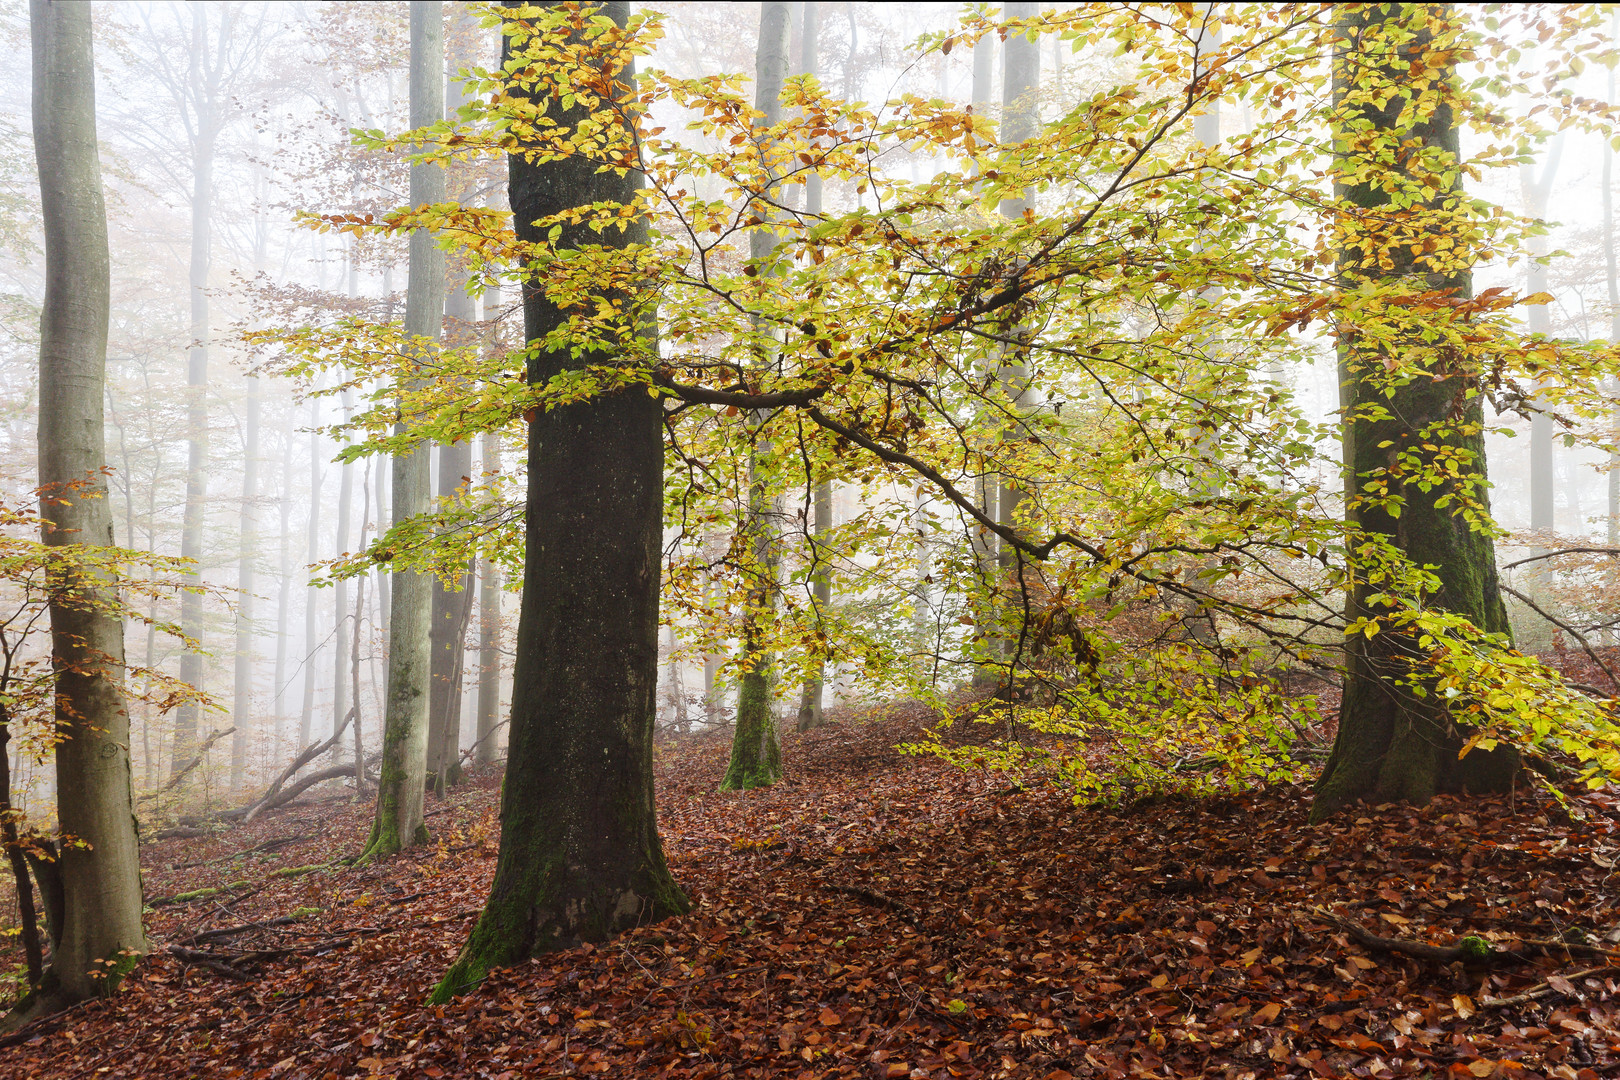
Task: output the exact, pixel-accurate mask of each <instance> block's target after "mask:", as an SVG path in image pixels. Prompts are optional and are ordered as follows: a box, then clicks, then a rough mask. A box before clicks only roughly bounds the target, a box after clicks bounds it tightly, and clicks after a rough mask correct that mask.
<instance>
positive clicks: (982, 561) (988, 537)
mask: <svg viewBox="0 0 1620 1080" xmlns="http://www.w3.org/2000/svg"><path fill="white" fill-rule="evenodd" d="M995 68H996V39H995V36H994V35H992V34H986V35H984V36H983V37H981V38H979V40H978V41H976V42H975V43H974V45H973V91H972V93H973V102H972V106H973V114H974V115H975V116H983V115H985V114H986V113H988V112H989V111H990V94H991V89H992V87H993V86H994V84H995V78H994V76H995ZM975 168H977V166H975ZM978 463H979V471H978V476H977V477H975V478H974V498H975V500H976V501H977V502H978V504H979V507H980V509H982V510H983V511H984V513H985V516H986V517H991V518H994V517H995V516H996V495H997V493H998V485H997V484H996V482H995V477H994V475H993V474H992V473H991V472H990V469H989V468H988V464H987V462H986V461H985V460H984V455H983V454H982V453H981V454H979V455H978ZM970 542H971V543H972V546H973V562H974V566H975V567H976V568H977V570H978V589H977V591H976V592H975V593H974V601H975V602H974V605H973V645H974V654H975V656H976V657H977V658H978V661H979V662H978V663H976V664H975V665H974V668H973V685H974V686H977V687H987V686H993V685H994V684H995V681H996V678H997V669H996V667H995V665H994V664H992V663H989V662H987V661H988V660H989V659H990V655H991V647H992V645H994V644H997V639H996V638H995V637H993V636H992V635H990V634H989V633H988V630H989V628H990V626H991V624H992V623H993V622H994V620H995V604H994V596H995V582H996V577H997V573H996V538H995V536H994V535H993V534H992V533H991V532H990V530H989V529H986V528H985V527H984V526H982V525H980V526H977V527H974V528H973V531H972V534H971V537H970Z"/></svg>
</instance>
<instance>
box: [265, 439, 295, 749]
mask: <svg viewBox="0 0 1620 1080" xmlns="http://www.w3.org/2000/svg"><path fill="white" fill-rule="evenodd" d="M292 474H293V442H292V439H288V440H287V456H286V459H285V461H284V462H283V464H282V470H281V505H280V506H279V508H278V509H279V512H280V516H281V531H280V532H279V533H278V534H277V535H278V537H279V541H278V542H279V543H280V544H281V551H280V553H279V555H280V557H279V559H278V560H277V578H276V681H275V691H274V693H275V700H274V703H273V704H272V706H271V713H272V714H273V715H274V716H275V718H276V719H275V724H276V730H275V734H276V739H277V740H278V741H279V740H280V738H281V735H282V727H281V723H282V720H284V719H285V718H286V715H287V635H288V633H289V631H290V630H291V626H290V625H289V624H290V622H291V616H292V542H291V537H290V536H289V535H288V534H289V532H290V531H291V528H292V492H291V491H290V490H288V489H289V488H290V487H291V486H292ZM299 749H300V750H301V749H303V747H302V746H300V747H299Z"/></svg>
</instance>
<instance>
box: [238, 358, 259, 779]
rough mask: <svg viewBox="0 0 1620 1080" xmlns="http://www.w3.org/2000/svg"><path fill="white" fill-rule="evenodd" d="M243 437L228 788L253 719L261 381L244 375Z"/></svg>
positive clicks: (242, 771) (243, 759)
mask: <svg viewBox="0 0 1620 1080" xmlns="http://www.w3.org/2000/svg"><path fill="white" fill-rule="evenodd" d="M244 412H245V413H246V416H245V422H244V424H243V429H244V430H243V441H242V510H241V515H240V517H239V519H238V527H237V557H236V592H237V598H236V670H235V672H234V674H235V680H234V683H235V685H234V687H233V691H234V693H233V695H232V699H231V722H232V725H233V726H234V727H235V728H236V730H235V731H233V732H231V792H232V793H233V794H234V793H237V792H240V791H241V790H242V785H243V783H244V782H245V781H246V780H247V755H248V743H249V741H250V740H251V738H252V735H253V731H254V730H255V728H256V727H257V721H256V719H255V718H254V716H253V607H254V603H253V601H254V597H253V587H254V586H253V558H254V548H255V546H256V545H257V544H258V528H259V527H258V505H257V501H256V500H257V499H258V497H259V380H258V379H257V378H256V377H254V376H249V377H248V398H247V406H246V408H245V410H244Z"/></svg>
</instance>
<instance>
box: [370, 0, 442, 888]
mask: <svg viewBox="0 0 1620 1080" xmlns="http://www.w3.org/2000/svg"><path fill="white" fill-rule="evenodd" d="M441 7H442V5H441V4H440V3H439V0H411V126H412V127H413V128H414V127H426V126H427V125H428V124H432V123H435V122H437V121H438V120H440V119H442V118H443V117H444V18H443V15H442V12H441ZM444 188H445V185H444V170H443V169H441V168H440V167H439V166H437V165H412V166H411V204H412V205H414V206H423V205H426V204H429V203H438V202H443V201H444ZM410 251H411V279H410V284H409V286H408V287H407V290H406V293H405V333H406V335H407V337H409V338H410V339H411V340H413V341H415V342H417V343H418V346H417V347H420V348H423V349H431V348H432V347H433V346H434V345H436V344H437V343H438V340H439V331H440V330H441V328H442V326H443V323H444V253H443V252H441V251H440V250H439V248H438V245H437V244H435V243H434V241H433V237H432V236H431V235H430V234H428V233H427V232H426V231H424V230H421V229H418V230H417V231H416V232H414V233H412V234H411V247H410ZM395 430H396V431H397V432H398V433H400V434H404V433H405V432H406V425H405V424H404V423H403V422H401V423H400V424H399V425H398V426H397V427H396V429H395ZM430 452H431V447H430V446H429V445H428V444H427V443H419V444H418V445H417V446H416V448H415V449H413V450H411V451H409V452H408V453H404V454H401V455H398V456H396V457H395V458H394V468H393V489H394V497H393V503H394V524H396V525H398V524H401V523H403V522H405V521H408V520H410V519H411V518H413V517H415V516H417V515H418V514H424V513H426V512H427V511H428V503H429V492H428V455H429V453H430ZM430 579H431V575H430V574H425V573H420V572H418V571H415V570H403V571H399V572H397V573H395V574H394V576H393V588H392V592H393V610H392V612H391V615H390V622H389V627H388V702H387V711H386V712H385V714H384V716H383V745H382V752H383V757H382V768H381V772H380V776H379V780H378V784H377V818H376V820H375V821H374V822H373V823H372V828H371V839H370V840H369V841H368V842H367V844H366V856H367V857H368V858H374V857H377V856H381V855H391V854H393V853H394V852H396V851H399V850H401V849H403V848H405V847H408V846H410V845H412V844H423V843H426V842H427V838H428V831H427V825H426V824H425V822H424V821H423V818H422V797H423V785H424V783H425V779H426V775H427V734H428V733H427V712H428V687H429V680H430V677H431V671H432V669H431V661H432V655H431V653H430V651H429V646H428V632H429V630H430V628H431V625H432V614H433V609H432V602H433V598H432V581H431V580H430Z"/></svg>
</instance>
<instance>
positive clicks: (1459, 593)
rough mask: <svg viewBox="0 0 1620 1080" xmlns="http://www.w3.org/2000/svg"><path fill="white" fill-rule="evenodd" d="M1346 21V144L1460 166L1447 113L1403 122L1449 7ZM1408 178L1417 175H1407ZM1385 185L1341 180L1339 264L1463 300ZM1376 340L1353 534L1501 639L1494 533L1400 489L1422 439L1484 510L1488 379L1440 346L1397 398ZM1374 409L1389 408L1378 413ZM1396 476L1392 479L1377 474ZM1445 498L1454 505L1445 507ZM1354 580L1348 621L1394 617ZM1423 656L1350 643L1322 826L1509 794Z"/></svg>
mask: <svg viewBox="0 0 1620 1080" xmlns="http://www.w3.org/2000/svg"><path fill="white" fill-rule="evenodd" d="M1342 10H1343V14H1341V15H1340V16H1339V32H1340V43H1339V51H1338V54H1337V56H1336V58H1335V65H1336V71H1335V98H1336V100H1337V104H1338V106H1339V108H1340V109H1341V110H1343V112H1342V113H1341V116H1340V119H1339V121H1338V122H1339V123H1340V124H1345V125H1347V126H1346V128H1345V130H1349V123H1350V122H1351V121H1363V120H1364V121H1370V122H1371V125H1372V127H1371V135H1370V136H1367V137H1363V138H1361V139H1359V140H1358V139H1351V138H1349V137H1348V136H1347V137H1346V140H1345V141H1346V143H1347V144H1348V145H1350V146H1352V147H1358V148H1361V149H1360V150H1359V152H1360V153H1362V154H1374V153H1377V152H1378V151H1379V150H1380V149H1382V148H1385V147H1387V146H1388V144H1389V141H1390V140H1392V139H1396V138H1398V139H1400V140H1402V141H1403V143H1407V142H1408V141H1417V142H1420V143H1421V144H1422V145H1425V146H1428V147H1435V148H1438V149H1440V150H1441V151H1443V152H1445V153H1446V154H1449V155H1450V157H1451V160H1453V161H1455V160H1456V158H1457V155H1458V153H1459V148H1458V136H1457V128H1456V126H1455V123H1454V121H1453V117H1452V114H1451V110H1450V109H1449V108H1448V107H1445V106H1444V105H1442V106H1441V107H1440V108H1438V109H1436V110H1434V112H1433V113H1432V115H1431V116H1430V119H1429V120H1428V121H1426V122H1423V123H1420V124H1416V125H1412V126H1409V127H1405V128H1400V127H1397V118H1398V117H1399V116H1400V113H1401V110H1402V109H1403V108H1404V107H1406V106H1407V105H1408V103H1409V92H1408V91H1407V90H1406V87H1405V85H1404V84H1403V82H1402V80H1403V79H1404V78H1405V77H1406V73H1407V72H1409V71H1410V70H1415V69H1421V67H1422V66H1423V65H1424V64H1425V63H1426V64H1428V65H1431V66H1437V67H1438V66H1442V65H1444V64H1445V63H1446V61H1445V60H1443V59H1441V58H1438V57H1434V58H1426V57H1425V54H1426V53H1428V52H1429V51H1430V50H1431V49H1433V48H1434V43H1435V34H1434V29H1433V27H1434V25H1435V24H1437V23H1439V22H1441V21H1449V20H1451V19H1453V18H1455V15H1454V14H1453V13H1452V12H1451V11H1450V9H1449V7H1446V6H1444V5H1395V6H1392V7H1391V8H1389V9H1388V10H1386V9H1384V8H1382V7H1379V6H1376V5H1372V6H1366V7H1357V8H1348V7H1347V8H1344V9H1342ZM1415 22H1422V23H1423V25H1422V26H1421V27H1418V28H1417V29H1416V32H1415V33H1413V34H1412V35H1411V36H1410V37H1409V38H1407V39H1406V40H1405V41H1404V42H1403V43H1402V44H1401V45H1400V46H1399V47H1398V48H1397V49H1394V50H1392V49H1391V48H1390V47H1389V46H1387V45H1386V42H1388V41H1389V40H1390V35H1391V32H1396V31H1398V28H1399V32H1397V33H1396V35H1395V36H1397V37H1398V36H1401V33H1404V28H1405V27H1406V26H1409V25H1415ZM1352 65H1354V70H1355V71H1356V72H1357V83H1356V85H1355V86H1352V85H1351V83H1350V81H1349V78H1348V77H1347V75H1346V72H1348V71H1350V70H1352V67H1351V66H1352ZM1369 80H1372V81H1373V82H1376V83H1377V84H1378V85H1380V86H1382V87H1390V86H1393V88H1394V89H1395V91H1396V92H1395V93H1394V95H1393V97H1390V98H1389V99H1388V100H1387V102H1386V103H1385V104H1384V105H1383V106H1382V107H1378V106H1376V105H1374V104H1372V103H1371V102H1370V101H1369V100H1368V97H1367V95H1366V94H1365V93H1363V92H1362V91H1363V89H1364V88H1366V87H1367V86H1368V85H1369ZM1355 153H1357V151H1355V150H1353V151H1352V152H1351V153H1350V154H1347V155H1346V156H1345V157H1344V158H1342V159H1341V162H1340V168H1341V169H1342V170H1344V172H1343V173H1341V175H1350V174H1353V173H1354V170H1356V168H1357V163H1358V159H1357V158H1356V157H1355V156H1354V154H1355ZM1403 179H1406V180H1408V181H1410V180H1413V179H1419V180H1420V179H1421V178H1414V177H1412V176H1410V175H1409V174H1408V175H1406V176H1404V177H1403ZM1383 182H1384V178H1383V177H1380V180H1379V182H1378V183H1373V184H1365V183H1363V184H1354V183H1350V184H1344V183H1341V185H1340V187H1339V189H1338V194H1339V196H1340V198H1341V199H1344V200H1347V201H1348V203H1350V204H1352V207H1353V208H1352V209H1350V210H1348V211H1347V219H1348V220H1347V222H1346V228H1347V235H1348V236H1349V237H1350V239H1349V240H1347V241H1346V242H1345V245H1344V247H1343V248H1342V249H1341V251H1340V253H1339V259H1340V273H1341V275H1342V278H1343V280H1344V281H1345V284H1346V287H1347V288H1355V287H1356V283H1357V282H1359V281H1366V280H1378V279H1382V280H1386V281H1387V280H1388V279H1390V278H1392V277H1404V278H1412V277H1414V276H1420V280H1419V281H1416V282H1414V285H1416V286H1417V287H1418V288H1419V289H1422V290H1443V289H1451V290H1455V293H1454V295H1455V296H1457V297H1459V298H1462V297H1467V296H1468V295H1469V293H1470V290H1471V277H1470V274H1469V273H1468V272H1467V270H1466V269H1462V270H1458V269H1455V268H1452V267H1436V266H1434V265H1430V264H1418V263H1417V262H1415V260H1414V258H1413V256H1412V255H1411V254H1410V248H1409V247H1408V246H1407V245H1405V244H1399V245H1397V243H1396V238H1395V235H1394V234H1395V233H1398V232H1399V231H1400V230H1403V229H1405V228H1408V227H1410V225H1409V223H1408V222H1406V221H1405V215H1385V214H1380V213H1378V212H1377V211H1379V210H1380V208H1382V207H1384V206H1386V205H1387V204H1388V202H1389V200H1390V196H1389V194H1388V193H1387V191H1386V189H1385V187H1384V186H1383ZM1455 191H1456V188H1455V187H1453V189H1452V190H1450V191H1446V190H1444V189H1441V190H1440V193H1439V194H1437V195H1435V196H1433V198H1434V199H1436V200H1438V199H1443V198H1448V197H1451V196H1452V195H1454V193H1455ZM1436 207H1437V204H1436V203H1431V204H1430V208H1431V209H1433V208H1436ZM1380 260H1383V263H1382V266H1381V267H1380ZM1391 264H1392V265H1393V269H1391ZM1376 336H1377V335H1368V336H1367V337H1359V336H1357V334H1356V332H1355V331H1350V332H1347V333H1345V334H1344V335H1343V336H1342V337H1341V339H1340V371H1341V374H1340V385H1341V386H1342V387H1343V390H1342V393H1343V395H1344V401H1343V405H1344V414H1345V416H1346V417H1347V420H1346V431H1345V474H1346V492H1347V497H1348V499H1347V501H1348V504H1349V511H1348V513H1349V515H1350V521H1351V524H1352V525H1353V526H1354V527H1355V528H1356V529H1358V530H1359V531H1360V532H1361V533H1362V534H1363V535H1370V536H1372V537H1375V538H1376V537H1382V538H1384V539H1386V540H1388V541H1390V542H1391V543H1393V544H1394V546H1395V547H1397V548H1398V549H1399V550H1400V551H1401V552H1402V553H1403V554H1404V555H1405V557H1406V558H1407V559H1409V560H1410V561H1411V562H1412V563H1414V564H1416V565H1418V566H1431V567H1434V568H1435V569H1434V573H1435V574H1436V576H1437V577H1438V579H1439V587H1438V588H1437V589H1436V590H1435V591H1434V592H1433V593H1432V594H1431V595H1429V596H1428V597H1426V603H1427V604H1428V605H1429V606H1431V607H1433V608H1439V609H1443V610H1446V611H1451V612H1455V613H1458V614H1462V615H1465V616H1467V617H1468V618H1469V619H1470V620H1471V621H1472V622H1473V623H1474V625H1475V626H1477V627H1479V628H1480V629H1481V630H1486V631H1492V632H1498V633H1506V632H1507V630H1508V624H1507V612H1506V610H1505V608H1504V607H1503V604H1502V598H1501V595H1500V593H1499V591H1498V588H1497V578H1496V555H1495V547H1494V544H1493V542H1492V540H1491V536H1490V534H1489V533H1488V532H1485V531H1482V529H1480V528H1477V527H1475V526H1473V525H1471V524H1470V522H1469V521H1468V520H1467V518H1465V517H1464V516H1463V515H1462V514H1461V513H1460V512H1459V510H1460V506H1459V501H1458V500H1457V494H1458V492H1457V489H1456V488H1455V487H1454V486H1450V487H1448V486H1435V487H1432V488H1431V489H1430V490H1429V491H1427V492H1425V491H1423V490H1421V489H1420V487H1419V485H1418V484H1416V483H1403V481H1402V479H1401V474H1402V471H1403V470H1406V469H1410V467H1411V466H1410V465H1409V464H1403V463H1402V460H1403V459H1402V457H1401V455H1413V454H1419V455H1421V454H1424V453H1425V452H1424V451H1422V450H1421V449H1420V447H1422V446H1423V445H1424V444H1429V445H1431V446H1433V445H1440V446H1442V447H1443V452H1460V454H1461V460H1462V461H1464V462H1465V463H1466V468H1469V469H1472V470H1475V474H1474V477H1471V478H1470V479H1474V478H1477V480H1478V481H1479V484H1478V486H1477V487H1476V488H1474V489H1473V490H1472V491H1471V493H1470V494H1471V496H1472V497H1473V498H1474V499H1477V500H1479V502H1480V503H1481V504H1483V502H1484V499H1485V489H1484V479H1485V446H1484V436H1483V433H1482V420H1483V417H1482V408H1481V399H1480V391H1479V383H1478V376H1477V370H1476V368H1474V367H1473V366H1471V365H1472V364H1473V361H1471V359H1470V358H1469V357H1466V356H1458V355H1452V354H1446V355H1440V354H1436V353H1435V351H1434V350H1433V349H1430V350H1429V354H1430V355H1431V356H1433V361H1432V366H1433V367H1434V369H1435V374H1434V376H1433V377H1426V378H1418V379H1414V380H1411V381H1409V382H1407V383H1406V384H1405V385H1399V386H1393V387H1392V385H1391V380H1390V379H1389V378H1387V377H1386V376H1385V375H1384V365H1383V363H1382V360H1383V358H1384V357H1383V353H1382V351H1381V348H1380V346H1378V345H1377V344H1374V342H1373V338H1374V337H1376ZM1385 348H1387V346H1385ZM1422 349H1423V346H1422V345H1421V344H1420V343H1419V342H1418V341H1416V339H1414V340H1413V341H1412V346H1411V350H1410V351H1409V353H1408V355H1411V354H1412V353H1418V354H1421V351H1422ZM1442 364H1444V365H1445V366H1444V368H1442V366H1441V365H1442ZM1391 390H1393V396H1390V393H1389V392H1390V391H1391ZM1369 406H1381V407H1380V408H1378V409H1376V410H1373V409H1371V408H1368V407H1369ZM1407 460H1410V459H1407ZM1386 471H1387V474H1388V475H1387V476H1385V477H1383V478H1379V477H1380V473H1382V472H1386ZM1385 482H1388V483H1391V484H1393V485H1395V486H1396V491H1397V492H1398V494H1400V495H1401V496H1402V498H1403V500H1404V505H1403V506H1402V508H1401V511H1400V513H1399V516H1398V517H1397V516H1394V515H1392V514H1391V513H1390V511H1389V509H1388V508H1387V506H1386V505H1384V504H1381V503H1378V502H1375V501H1369V500H1368V499H1367V496H1368V495H1369V493H1371V492H1373V491H1374V485H1375V484H1381V483H1385ZM1443 497H1444V498H1446V499H1447V500H1448V501H1449V502H1450V504H1451V505H1446V504H1445V503H1441V502H1440V500H1441V499H1442V498H1443ZM1437 503H1440V504H1439V505H1437ZM1353 569H1355V570H1356V571H1357V576H1356V582H1357V583H1356V586H1355V588H1354V591H1353V592H1352V594H1351V596H1350V597H1349V603H1348V614H1349V617H1350V618H1351V619H1352V620H1354V619H1358V618H1367V619H1377V618H1379V617H1380V616H1382V615H1384V614H1385V613H1387V611H1388V609H1387V608H1385V607H1381V606H1379V605H1378V604H1377V603H1376V600H1375V595H1376V594H1377V593H1378V592H1379V590H1380V588H1381V583H1377V582H1369V581H1368V580H1367V577H1366V571H1367V570H1368V569H1369V568H1368V567H1366V566H1355V567H1353ZM1421 660H1422V653H1421V652H1420V650H1419V648H1418V643H1417V642H1416V641H1415V640H1413V638H1412V636H1411V635H1410V634H1407V633H1403V632H1401V631H1400V630H1399V629H1396V628H1392V627H1391V626H1390V624H1388V623H1387V622H1386V623H1382V624H1380V630H1379V632H1377V633H1375V634H1374V635H1373V636H1372V637H1370V638H1369V637H1366V636H1365V635H1363V634H1359V633H1358V634H1352V635H1350V637H1349V640H1348V644H1347V658H1346V662H1347V668H1348V673H1347V676H1346V679H1345V688H1344V703H1343V706H1342V711H1341V714H1340V720H1339V734H1338V738H1337V741H1336V742H1335V743H1334V747H1333V753H1332V755H1331V757H1330V758H1329V759H1328V764H1327V767H1326V769H1325V770H1324V772H1323V775H1322V780H1321V783H1320V785H1319V787H1318V791H1317V796H1316V802H1315V805H1314V806H1313V807H1312V811H1311V816H1312V818H1313V820H1321V819H1322V818H1325V817H1327V816H1328V815H1329V814H1331V813H1333V812H1334V811H1335V810H1337V809H1339V808H1341V807H1343V806H1345V805H1346V804H1348V803H1350V802H1353V801H1355V800H1356V799H1358V798H1372V799H1376V800H1379V801H1399V800H1405V801H1410V802H1415V803H1422V802H1426V801H1427V800H1428V799H1429V798H1431V797H1432V796H1433V795H1434V794H1435V793H1437V792H1442V791H1470V792H1475V793H1479V792H1487V791H1501V790H1506V789H1507V788H1508V786H1509V785H1510V784H1511V783H1512V778H1513V775H1514V773H1515V771H1516V770H1517V768H1518V760H1517V758H1516V756H1515V755H1514V754H1513V753H1511V752H1510V751H1508V750H1506V749H1501V750H1497V751H1493V752H1490V753H1486V752H1484V751H1479V750H1475V751H1473V752H1472V753H1469V754H1467V755H1466V756H1464V757H1463V758H1461V759H1459V758H1458V756H1457V755H1458V751H1459V750H1460V749H1461V747H1462V745H1463V736H1462V733H1461V732H1460V731H1459V730H1457V728H1456V727H1455V726H1454V725H1453V724H1452V723H1451V722H1450V721H1449V719H1448V718H1447V716H1446V713H1445V710H1444V709H1443V707H1441V706H1440V704H1439V703H1438V700H1437V698H1436V696H1435V695H1433V694H1427V695H1423V694H1421V692H1420V691H1421V688H1420V687H1416V686H1414V685H1413V684H1412V682H1411V678H1412V676H1413V674H1414V671H1415V669H1416V666H1417V665H1418V664H1419V663H1420V662H1421Z"/></svg>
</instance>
